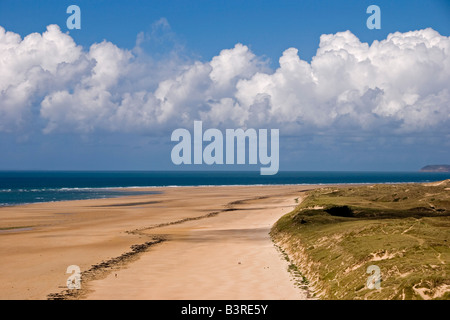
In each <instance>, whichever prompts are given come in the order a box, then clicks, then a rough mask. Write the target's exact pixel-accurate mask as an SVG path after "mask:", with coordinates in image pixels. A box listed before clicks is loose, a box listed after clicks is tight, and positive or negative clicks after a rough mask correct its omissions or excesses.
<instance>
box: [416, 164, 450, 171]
mask: <svg viewBox="0 0 450 320" xmlns="http://www.w3.org/2000/svg"><path fill="white" fill-rule="evenodd" d="M420 171H421V172H450V165H448V164H434V165H428V166H425V167H423V168H422V169H420Z"/></svg>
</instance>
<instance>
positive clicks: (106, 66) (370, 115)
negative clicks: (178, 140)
mask: <svg viewBox="0 0 450 320" xmlns="http://www.w3.org/2000/svg"><path fill="white" fill-rule="evenodd" d="M138 46H139V43H138V44H137V47H136V48H135V49H133V50H126V49H121V48H119V47H117V46H116V45H114V44H113V43H111V42H108V41H103V42H101V43H95V44H93V45H92V46H91V47H90V48H89V49H88V50H87V49H85V48H83V47H81V46H79V45H77V44H76V43H75V42H74V40H73V39H72V38H71V36H70V35H68V34H65V33H63V32H61V30H60V29H59V27H58V26H56V25H49V26H48V27H47V31H45V32H44V33H42V34H39V33H33V34H29V35H27V36H25V37H24V38H23V39H22V38H21V36H20V35H19V34H16V33H14V32H7V31H5V29H4V28H2V27H0V70H1V72H0V132H9V133H15V132H26V131H27V130H29V129H30V128H38V129H39V130H42V132H44V133H45V134H53V133H58V132H74V133H80V134H86V133H90V132H96V131H102V132H105V131H106V132H135V133H154V134H157V133H158V132H166V131H168V130H173V129H174V128H178V127H187V128H190V127H192V125H193V121H194V120H202V121H204V123H205V125H209V126H211V127H213V126H214V127H219V128H236V127H243V128H281V129H282V130H281V134H289V135H291V134H292V135H297V134H302V133H305V132H308V133H333V132H343V131H345V132H355V133H362V132H369V133H370V132H376V133H379V132H383V133H387V134H406V133H422V132H433V133H444V134H448V128H449V126H450V86H449V83H450V37H446V36H442V35H440V34H439V33H438V32H436V31H434V30H433V29H431V28H428V29H424V30H417V31H410V32H405V33H400V32H396V33H393V34H390V35H389V36H388V37H387V39H385V40H382V41H374V42H373V43H372V44H371V45H369V44H367V43H362V42H361V41H360V40H359V39H358V38H357V37H356V36H355V35H354V34H352V33H351V32H350V31H345V32H338V33H336V34H324V35H322V36H321V37H320V44H319V48H318V50H317V53H316V55H315V56H314V57H313V58H312V60H311V62H307V61H304V60H302V59H301V55H300V56H299V52H298V50H297V49H296V48H288V49H286V50H285V51H284V52H283V54H282V56H281V57H280V59H279V67H278V68H277V69H276V70H271V69H270V68H269V67H268V63H267V61H265V59H264V58H263V57H259V56H256V55H255V54H254V53H252V51H251V50H250V49H249V47H248V46H246V45H243V44H240V43H238V44H236V45H235V47H234V48H231V49H224V50H222V51H221V52H220V53H219V54H218V55H217V56H215V57H213V58H212V59H211V60H210V61H206V62H202V61H198V60H189V61H186V60H183V59H177V58H176V57H170V56H169V57H168V58H166V59H164V60H160V61H155V60H153V59H151V57H148V56H145V54H144V53H142V50H139V47H138Z"/></svg>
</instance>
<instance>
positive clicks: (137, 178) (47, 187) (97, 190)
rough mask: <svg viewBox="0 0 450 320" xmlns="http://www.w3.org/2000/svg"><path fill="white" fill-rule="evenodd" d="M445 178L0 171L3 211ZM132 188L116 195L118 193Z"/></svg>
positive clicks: (352, 174) (405, 174)
mask: <svg viewBox="0 0 450 320" xmlns="http://www.w3.org/2000/svg"><path fill="white" fill-rule="evenodd" d="M444 179H450V173H442V172H346V171H333V172H331V171H330V172H326V171H318V172H311V171H308V172H288V171H284V172H278V174H276V175H274V176H261V175H260V174H259V171H233V172H230V171H183V172H182V171H114V172H107V171H0V206H8V205H17V204H24V203H35V202H48V201H64V200H81V199H96V198H110V197H118V196H121V195H136V194H142V193H146V194H149V193H151V192H139V191H136V190H133V189H134V187H161V186H174V187H176V186H206V185H276V184H334V183H402V182H431V181H439V180H444ZM123 187H125V188H128V189H126V190H117V189H114V188H123Z"/></svg>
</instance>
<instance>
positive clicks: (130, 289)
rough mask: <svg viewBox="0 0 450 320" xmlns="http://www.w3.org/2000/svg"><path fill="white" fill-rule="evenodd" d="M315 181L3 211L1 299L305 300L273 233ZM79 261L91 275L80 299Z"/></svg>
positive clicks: (172, 191) (170, 190) (84, 276)
mask: <svg viewBox="0 0 450 320" xmlns="http://www.w3.org/2000/svg"><path fill="white" fill-rule="evenodd" d="M313 187H314V186H239V187H237V186H229V187H228V186H227V187H178V188H146V189H145V190H152V191H162V193H161V194H152V195H139V196H126V197H120V198H112V199H99V200H79V201H65V202H54V203H40V204H32V205H25V206H16V207H7V208H0V217H1V219H0V256H1V257H2V258H1V261H0V299H48V298H55V297H57V298H77V299H305V298H306V297H307V294H306V292H305V291H303V290H301V289H299V288H298V287H296V286H295V285H294V281H293V279H292V275H291V274H290V273H289V272H288V271H287V262H286V261H285V260H284V259H283V257H282V255H281V254H280V253H279V252H278V250H277V249H276V247H275V246H274V245H273V243H272V242H271V239H270V236H269V234H268V233H269V231H270V228H271V226H272V225H273V224H274V223H275V222H276V221H277V220H278V219H279V218H280V217H281V216H282V215H283V214H285V213H287V212H289V211H291V210H292V209H293V208H294V207H295V205H296V201H295V199H296V198H301V196H302V192H303V191H304V190H306V189H311V188H313ZM131 248H133V249H131ZM69 265H77V266H79V267H80V269H81V271H82V282H81V287H82V289H81V290H72V291H70V292H69V293H74V294H75V295H65V294H66V293H67V290H66V289H67V288H66V280H67V278H68V277H69V276H70V274H66V269H67V267H68V266H69ZM54 294H56V295H54Z"/></svg>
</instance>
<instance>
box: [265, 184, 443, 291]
mask: <svg viewBox="0 0 450 320" xmlns="http://www.w3.org/2000/svg"><path fill="white" fill-rule="evenodd" d="M271 235H272V237H273V239H274V241H275V242H276V243H277V244H278V245H279V246H280V247H282V248H283V250H284V251H285V252H286V253H287V254H288V255H289V257H290V258H291V260H292V261H294V263H295V264H296V265H297V267H298V269H299V270H300V272H302V274H303V275H304V276H305V278H306V279H308V282H309V284H310V286H311V287H312V288H313V290H314V291H315V294H316V296H318V297H320V298H324V299H450V180H446V181H443V182H439V183H430V184H398V185H372V186H358V187H348V188H322V189H317V190H313V191H310V192H308V193H307V197H306V198H305V199H304V200H303V201H302V202H301V203H300V205H299V206H298V207H297V208H296V209H295V210H294V211H292V212H290V213H288V214H287V215H285V216H284V217H282V218H281V219H280V220H279V221H278V222H277V223H276V225H275V226H274V227H273V229H272V232H271ZM371 265H375V266H376V267H378V268H379V270H380V277H379V278H378V279H380V281H381V282H379V284H380V286H379V289H376V288H369V287H368V286H367V279H368V278H369V277H370V276H371V274H369V273H366V272H367V268H368V267H369V266H371ZM372 280H374V279H372ZM375 280H376V278H375ZM375 280H374V281H375ZM372 282H373V281H372Z"/></svg>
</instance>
